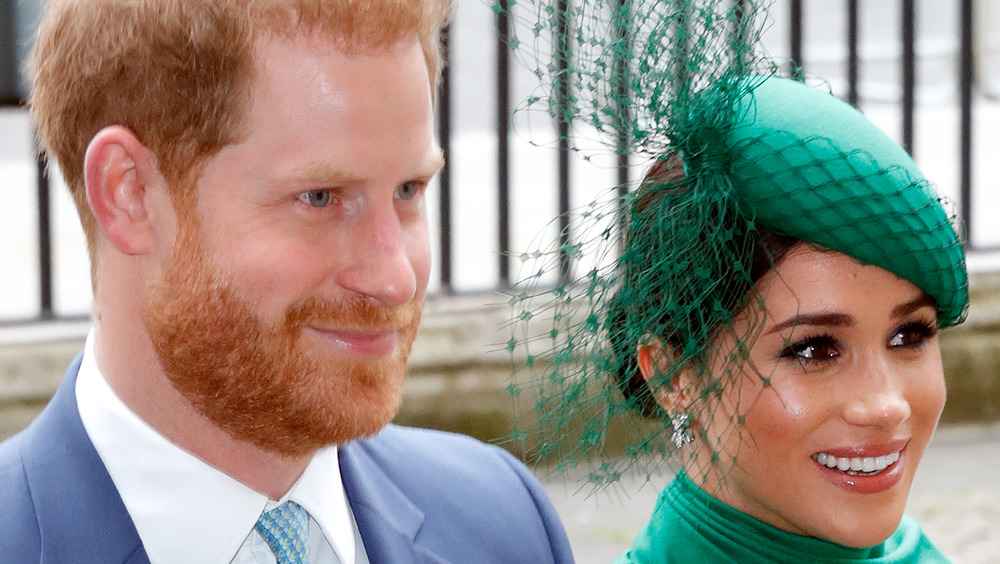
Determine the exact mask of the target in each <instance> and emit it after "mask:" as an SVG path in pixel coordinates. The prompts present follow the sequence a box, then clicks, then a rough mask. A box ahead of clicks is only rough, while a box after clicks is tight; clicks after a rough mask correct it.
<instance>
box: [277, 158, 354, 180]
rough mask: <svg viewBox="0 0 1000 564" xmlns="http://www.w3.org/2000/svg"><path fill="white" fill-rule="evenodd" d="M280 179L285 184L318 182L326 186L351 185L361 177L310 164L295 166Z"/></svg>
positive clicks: (329, 167)
mask: <svg viewBox="0 0 1000 564" xmlns="http://www.w3.org/2000/svg"><path fill="white" fill-rule="evenodd" d="M280 178H281V179H282V180H283V181H286V182H289V181H290V182H293V183H296V184H305V183H309V182H316V181H320V182H323V183H326V184H351V183H355V182H360V181H361V177H359V176H358V175H356V174H353V173H350V172H347V171H346V170H342V169H339V168H335V167H331V166H329V165H327V164H324V163H319V162H312V163H306V164H303V165H300V166H297V167H295V168H293V169H291V170H290V171H288V172H286V173H284V174H282V175H281V176H280Z"/></svg>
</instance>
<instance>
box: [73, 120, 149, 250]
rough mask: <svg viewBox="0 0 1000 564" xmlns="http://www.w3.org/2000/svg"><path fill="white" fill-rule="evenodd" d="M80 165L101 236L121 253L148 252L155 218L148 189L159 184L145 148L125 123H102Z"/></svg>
mask: <svg viewBox="0 0 1000 564" xmlns="http://www.w3.org/2000/svg"><path fill="white" fill-rule="evenodd" d="M83 168H84V180H85V182H86V188H87V201H88V202H89V203H90V209H91V210H92V212H93V214H94V218H95V219H96V220H97V224H98V225H99V226H100V229H101V232H102V233H103V234H104V236H105V237H106V238H107V239H108V240H109V241H110V242H111V244H113V245H114V246H115V247H116V248H117V249H118V250H119V251H121V252H122V253H125V254H128V255H140V254H145V253H148V252H150V251H151V250H152V249H153V248H154V246H155V243H156V219H157V218H158V217H159V210H157V209H156V206H157V205H158V199H157V198H154V197H153V192H154V190H155V189H156V188H163V187H164V186H163V179H162V177H161V176H160V173H159V170H158V169H157V168H156V164H155V163H154V162H153V157H152V155H151V153H150V152H149V150H148V149H147V148H146V146H145V145H143V144H142V142H140V141H139V139H138V138H137V137H136V136H135V134H133V133H132V132H131V131H130V130H128V129H127V128H125V127H122V126H118V125H115V126H109V127H106V128H104V129H102V130H101V131H99V132H98V133H97V135H95V136H94V138H93V139H91V140H90V145H88V146H87V153H86V156H85V157H84V165H83Z"/></svg>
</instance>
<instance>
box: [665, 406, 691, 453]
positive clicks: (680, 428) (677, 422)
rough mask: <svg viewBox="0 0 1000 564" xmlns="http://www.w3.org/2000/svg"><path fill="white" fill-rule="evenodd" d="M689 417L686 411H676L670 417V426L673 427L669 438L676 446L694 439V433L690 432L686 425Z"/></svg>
mask: <svg viewBox="0 0 1000 564" xmlns="http://www.w3.org/2000/svg"><path fill="white" fill-rule="evenodd" d="M690 419H691V418H690V416H688V414H687V413H678V414H677V415H674V416H673V417H671V418H670V426H671V427H673V429H674V432H673V433H672V434H671V435H670V440H672V441H673V442H674V446H675V447H677V448H681V447H683V446H684V445H686V444H690V443H691V442H693V441H694V433H692V432H691V428H690V427H689V426H688V422H689V420H690Z"/></svg>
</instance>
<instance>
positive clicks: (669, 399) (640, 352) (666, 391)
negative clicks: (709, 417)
mask: <svg viewBox="0 0 1000 564" xmlns="http://www.w3.org/2000/svg"><path fill="white" fill-rule="evenodd" d="M675 360H676V355H675V354H674V352H673V348H672V347H671V346H670V345H666V344H664V343H663V341H661V340H660V339H659V338H656V337H650V338H646V339H643V341H642V342H641V343H639V346H638V347H637V348H636V363H637V364H638V365H639V372H640V373H641V374H642V378H643V379H644V380H646V385H648V386H649V391H650V392H651V393H652V394H653V397H654V398H655V399H656V403H658V404H660V407H662V408H663V409H665V410H667V412H668V413H674V412H676V411H678V410H684V409H686V408H687V394H686V393H685V391H684V390H685V387H684V386H681V385H680V379H681V378H682V376H683V374H682V373H683V372H685V370H686V369H681V372H680V373H677V374H675V375H674V377H673V378H672V380H671V381H670V382H667V381H665V380H664V378H666V375H667V372H668V371H669V369H670V363H671V362H674V361H675Z"/></svg>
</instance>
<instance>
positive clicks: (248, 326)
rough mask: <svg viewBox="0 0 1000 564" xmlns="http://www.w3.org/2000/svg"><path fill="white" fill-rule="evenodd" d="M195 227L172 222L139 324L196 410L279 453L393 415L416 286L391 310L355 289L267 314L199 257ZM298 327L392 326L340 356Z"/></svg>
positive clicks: (344, 435)
mask: <svg viewBox="0 0 1000 564" xmlns="http://www.w3.org/2000/svg"><path fill="white" fill-rule="evenodd" d="M185 223H187V222H185ZM189 225H190V224H189ZM198 231H199V229H198V228H197V226H196V225H195V226H194V227H187V228H182V232H181V234H180V235H179V237H178V242H177V246H176V247H175V252H174V254H173V255H172V257H171V260H170V262H169V264H168V265H167V266H166V268H165V269H164V272H163V273H162V275H161V276H160V278H159V279H158V280H157V281H155V282H154V283H153V284H151V287H150V291H149V295H150V298H149V302H148V304H147V307H146V310H145V311H144V316H143V322H144V324H145V327H146V331H147V333H148V334H149V337H150V340H151V341H152V344H153V347H154V350H155V351H156V353H157V355H158V356H159V359H160V362H161V364H162V367H163V369H164V371H165V373H166V375H167V376H168V378H169V379H170V381H171V382H172V383H173V385H174V387H175V388H176V389H177V390H178V391H179V392H180V393H181V394H182V395H183V396H184V397H185V398H186V399H187V400H188V401H189V402H191V404H192V405H193V406H194V407H195V408H196V409H197V410H198V411H199V412H201V413H202V414H203V415H204V416H205V417H207V418H208V419H209V420H210V421H212V422H213V423H214V424H215V425H217V426H218V427H220V428H221V429H223V430H224V431H226V432H227V433H228V434H229V435H230V436H232V437H233V438H235V439H239V440H243V441H248V442H250V443H252V444H254V445H256V446H258V447H260V448H262V449H265V450H268V451H271V452H275V453H278V454H280V455H285V456H302V455H307V454H309V453H311V452H313V451H315V450H316V449H318V448H321V447H323V446H326V445H330V444H339V443H342V442H344V441H347V440H350V439H355V438H358V437H362V436H366V435H370V434H373V433H375V432H377V431H378V430H379V429H381V428H382V427H383V426H384V425H385V424H386V423H388V422H389V421H390V420H391V419H392V418H393V417H394V416H395V415H396V412H397V411H398V409H399V404H400V401H401V395H402V386H403V379H404V376H405V371H406V360H407V357H408V356H409V353H410V347H411V345H412V343H413V339H414V338H415V337H416V332H417V325H418V323H419V321H420V312H421V310H422V306H423V301H422V297H423V296H422V295H419V296H417V297H415V298H414V300H413V301H412V302H410V303H409V304H408V305H407V306H405V307H404V308H400V309H395V310H389V309H383V308H379V307H376V306H374V305H372V304H371V303H370V302H369V301H368V300H367V299H365V298H364V297H362V296H354V297H351V298H349V299H344V300H342V301H338V302H335V303H333V302H329V301H323V300H320V299H317V298H307V299H304V300H303V301H301V302H300V303H297V304H294V305H292V306H291V307H289V308H288V309H287V310H286V311H285V312H284V316H283V319H280V320H278V321H268V320H265V319H262V318H261V317H260V316H258V315H256V314H255V313H254V310H253V304H252V302H250V301H248V300H246V299H245V298H243V297H242V296H241V295H240V291H239V286H238V285H237V284H235V283H234V282H233V281H232V280H230V279H229V278H228V277H227V276H226V275H225V273H224V272H222V271H220V270H218V269H217V268H214V267H213V266H212V265H210V264H208V263H207V262H206V261H207V260H208V259H207V257H208V256H209V255H207V254H206V253H205V252H203V249H202V245H201V244H200V241H199V233H198ZM306 327H318V328H325V329H335V330H345V329H346V330H365V329H378V330H385V329H392V330H395V331H396V332H397V335H396V343H397V345H396V350H395V351H394V352H393V353H392V354H391V355H389V356H386V357H378V358H363V359H356V358H343V357H340V356H338V355H337V354H336V353H335V352H332V353H331V354H327V352H328V351H327V350H323V349H322V348H323V347H329V349H333V348H334V345H330V344H325V343H322V342H320V341H319V340H318V339H316V342H315V343H314V344H313V347H311V348H312V351H310V350H309V349H306V347H303V340H304V339H306V338H308V337H304V336H303V329H304V328H306ZM317 349H319V350H320V353H319V354H317V353H315V352H313V351H315V350H317Z"/></svg>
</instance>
